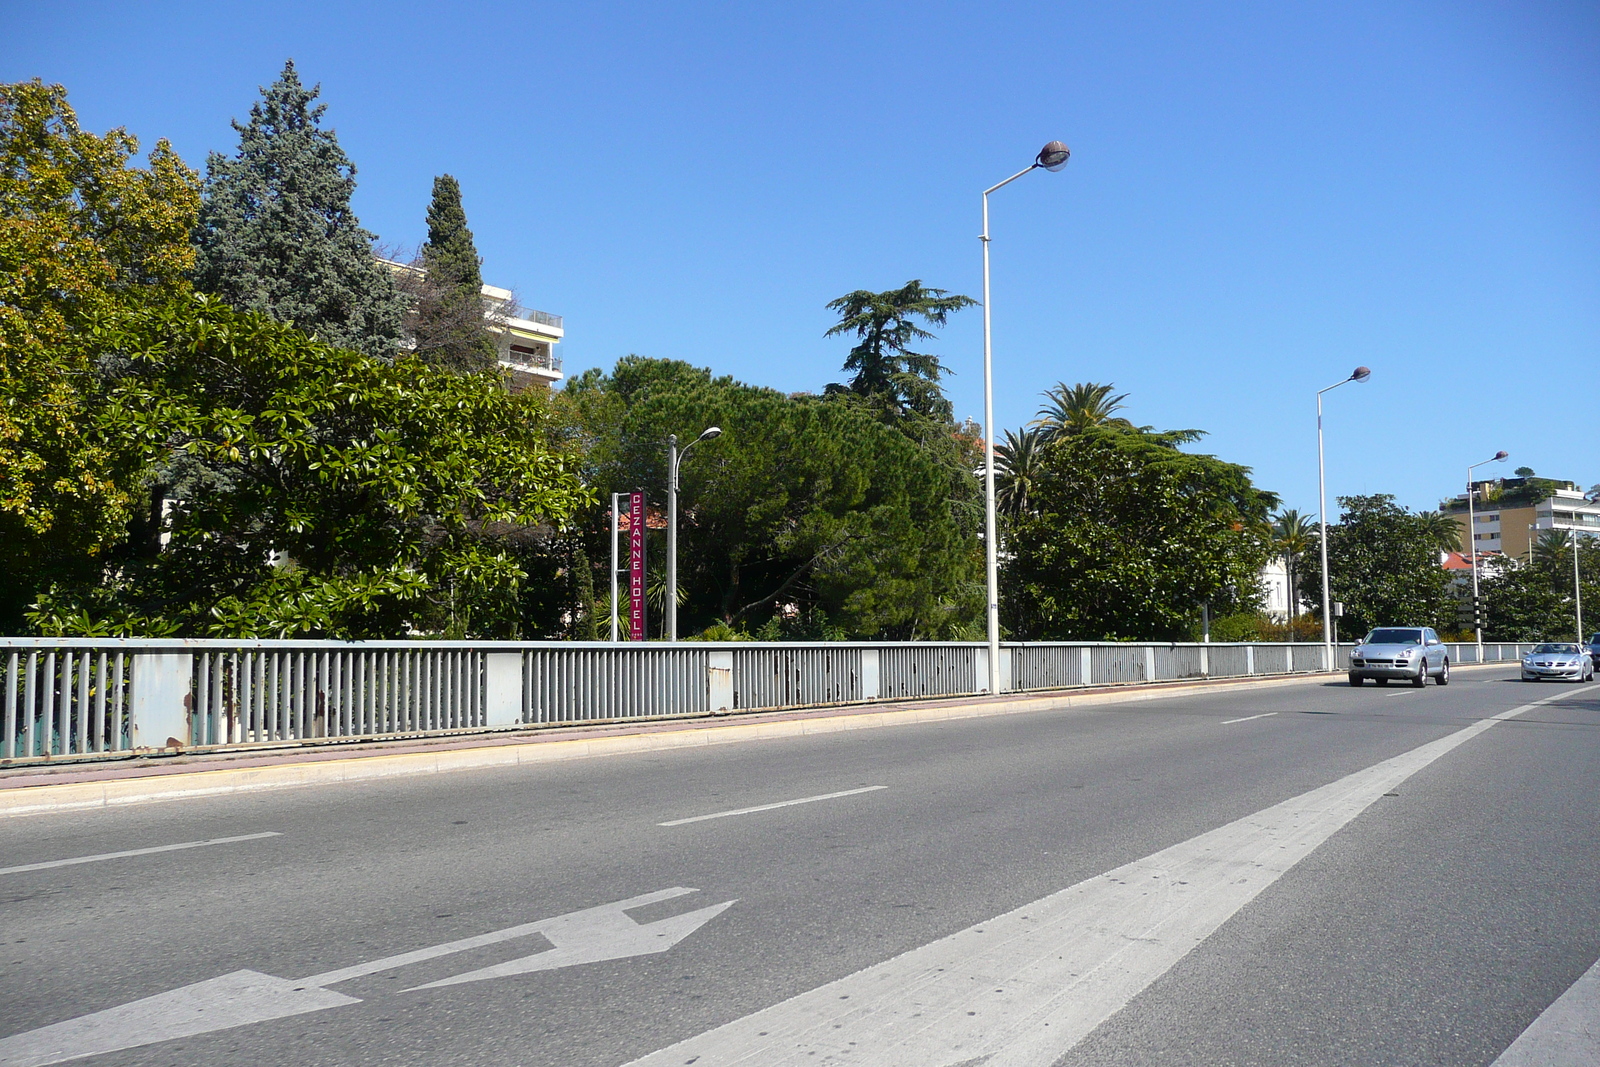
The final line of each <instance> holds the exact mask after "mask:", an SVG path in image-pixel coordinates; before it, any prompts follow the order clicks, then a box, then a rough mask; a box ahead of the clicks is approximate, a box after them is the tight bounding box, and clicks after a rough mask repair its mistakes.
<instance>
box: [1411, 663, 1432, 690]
mask: <svg viewBox="0 0 1600 1067" xmlns="http://www.w3.org/2000/svg"><path fill="white" fill-rule="evenodd" d="M1411 684H1412V685H1414V686H1416V687H1417V688H1418V689H1421V688H1422V687H1423V686H1425V685H1427V684H1428V661H1427V659H1426V658H1424V659H1423V661H1422V662H1421V663H1419V664H1418V665H1417V676H1416V677H1415V678H1413V679H1411Z"/></svg>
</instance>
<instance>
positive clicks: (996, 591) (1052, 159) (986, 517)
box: [978, 141, 1072, 693]
mask: <svg viewBox="0 0 1600 1067" xmlns="http://www.w3.org/2000/svg"><path fill="white" fill-rule="evenodd" d="M1071 156H1072V150H1071V149H1069V148H1068V147H1067V146H1066V145H1064V144H1062V143H1061V142H1060V141H1051V142H1050V143H1049V144H1047V145H1045V146H1044V147H1043V148H1041V149H1039V154H1038V155H1037V156H1035V157H1034V159H1033V162H1032V163H1031V164H1029V165H1028V166H1026V167H1024V168H1023V169H1022V170H1019V171H1017V172H1016V173H1015V174H1013V175H1012V176H1011V177H1009V178H1007V179H1006V180H1005V181H1003V182H1001V183H1000V184H999V185H991V186H990V187H989V188H987V189H985V190H984V191H983V233H982V234H981V235H979V237H978V240H979V241H981V242H983V436H984V453H983V562H984V572H985V576H986V578H987V587H988V599H989V605H988V610H987V612H986V614H987V616H988V623H989V692H990V693H998V692H1000V556H999V536H998V533H997V532H996V530H995V518H994V513H995V507H994V444H995V438H994V371H993V360H992V348H991V345H990V341H989V194H990V193H992V192H994V191H995V190H996V189H999V188H1002V187H1003V186H1007V185H1010V184H1011V183H1012V182H1014V181H1016V180H1017V179H1018V178H1020V177H1022V176H1023V175H1024V174H1026V173H1028V172H1029V171H1031V170H1038V169H1039V168H1040V167H1043V168H1044V169H1045V170H1049V171H1057V170H1060V169H1061V168H1062V167H1064V166H1066V165H1067V160H1068V159H1069V158H1071Z"/></svg>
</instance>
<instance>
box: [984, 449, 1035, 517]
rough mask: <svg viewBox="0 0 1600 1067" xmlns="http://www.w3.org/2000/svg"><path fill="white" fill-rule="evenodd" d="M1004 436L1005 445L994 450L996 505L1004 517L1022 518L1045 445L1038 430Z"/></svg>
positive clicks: (1026, 508)
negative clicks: (1018, 516) (1014, 516)
mask: <svg viewBox="0 0 1600 1067" xmlns="http://www.w3.org/2000/svg"><path fill="white" fill-rule="evenodd" d="M1005 434H1006V439H1005V441H1004V442H1003V443H1001V444H997V445H995V446H994V496H995V505H996V507H998V508H999V509H1000V511H1001V512H1003V513H1004V514H1006V515H1021V514H1024V513H1025V512H1027V510H1028V496H1029V494H1030V493H1031V492H1032V491H1033V486H1034V483H1035V482H1037V481H1038V478H1039V464H1040V460H1041V455H1040V454H1041V452H1042V451H1043V446H1044V442H1043V440H1042V439H1041V437H1040V435H1039V431H1037V430H1023V431H1022V432H1021V433H1020V434H1019V433H1015V432H1013V431H1011V430H1007V431H1005Z"/></svg>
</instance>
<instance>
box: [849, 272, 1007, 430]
mask: <svg viewBox="0 0 1600 1067" xmlns="http://www.w3.org/2000/svg"><path fill="white" fill-rule="evenodd" d="M975 303H977V301H975V300H973V299H972V298H971V297H967V296H960V295H951V294H950V293H948V292H947V291H946V290H944V289H929V288H926V287H924V286H923V284H922V282H921V281H920V280H917V279H913V280H911V281H909V282H906V284H905V285H903V286H901V287H900V288H899V289H890V290H888V291H886V292H882V293H874V292H872V291H870V290H867V289H857V290H856V291H855V292H853V293H846V294H845V295H844V296H841V297H839V298H838V299H837V300H833V301H830V302H829V304H828V310H829V311H833V312H835V313H837V314H838V316H839V321H838V322H837V323H836V324H835V325H833V326H832V327H830V328H829V329H828V332H827V333H826V334H824V335H823V336H825V337H835V336H838V335H840V334H854V335H855V336H856V338H857V339H858V343H857V344H856V346H855V347H854V348H852V349H851V350H850V354H849V355H848V356H847V357H845V361H844V369H845V370H847V371H854V372H855V374H854V376H853V377H852V378H851V379H850V381H849V382H848V383H846V384H844V385H838V384H835V385H830V386H828V390H827V391H828V392H829V393H830V394H834V395H839V394H846V393H848V394H852V395H854V396H857V397H860V398H862V399H863V400H865V401H866V402H867V403H868V404H869V405H870V406H871V407H872V408H873V409H874V410H876V411H878V412H879V413H880V414H881V416H882V417H884V418H886V419H888V420H890V421H899V420H901V419H904V418H907V417H909V416H921V417H922V418H925V419H932V420H935V421H938V422H940V423H948V422H949V421H950V402H949V401H948V400H946V399H945V395H944V390H943V389H942V388H940V386H939V381H940V379H942V378H943V377H944V375H945V374H946V373H947V371H946V370H945V368H944V365H943V364H942V363H940V362H939V357H938V356H935V355H931V354H929V353H926V352H914V351H912V347H911V346H912V345H915V344H918V343H919V342H921V341H929V340H932V339H933V336H934V335H933V333H932V332H931V331H929V330H927V329H925V328H924V327H922V326H920V325H918V321H919V320H920V321H921V322H924V323H926V324H927V325H929V326H943V325H944V324H945V322H946V320H947V319H948V318H949V317H950V315H951V314H953V313H954V312H957V311H960V310H961V309H962V308H964V307H969V306H971V305H973V304H975Z"/></svg>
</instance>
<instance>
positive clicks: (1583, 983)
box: [1491, 961, 1600, 1067]
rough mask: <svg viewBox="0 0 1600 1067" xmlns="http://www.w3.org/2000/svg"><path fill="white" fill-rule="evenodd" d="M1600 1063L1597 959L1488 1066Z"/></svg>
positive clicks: (1572, 1066) (1582, 1066) (1564, 1066)
mask: <svg viewBox="0 0 1600 1067" xmlns="http://www.w3.org/2000/svg"><path fill="white" fill-rule="evenodd" d="M1597 1063H1600V961H1597V962H1596V963H1595V965H1594V966H1593V967H1590V968H1589V969H1588V970H1587V971H1585V972H1584V973H1583V977H1581V978H1579V979H1578V980H1577V981H1576V982H1573V983H1572V985H1571V987H1570V988H1568V990H1567V991H1566V992H1565V993H1563V994H1561V996H1560V997H1559V998H1557V999H1556V1002H1555V1003H1554V1004H1552V1005H1550V1006H1549V1007H1548V1008H1546V1009H1545V1010H1544V1011H1542V1012H1540V1014H1539V1017H1538V1018H1537V1019H1535V1020H1533V1025H1532V1026H1529V1027H1528V1028H1527V1029H1526V1030H1524V1031H1522V1036H1521V1037H1519V1038H1517V1039H1516V1040H1515V1041H1513V1042H1511V1047H1510V1048H1508V1049H1506V1050H1505V1051H1504V1052H1502V1053H1500V1058H1499V1059H1497V1060H1495V1061H1494V1063H1493V1064H1492V1065H1491V1067H1594V1065H1595V1064H1597Z"/></svg>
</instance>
